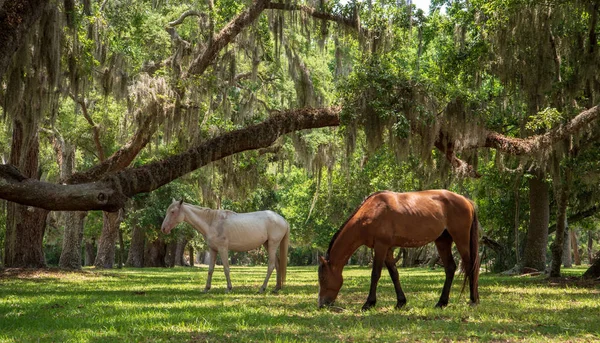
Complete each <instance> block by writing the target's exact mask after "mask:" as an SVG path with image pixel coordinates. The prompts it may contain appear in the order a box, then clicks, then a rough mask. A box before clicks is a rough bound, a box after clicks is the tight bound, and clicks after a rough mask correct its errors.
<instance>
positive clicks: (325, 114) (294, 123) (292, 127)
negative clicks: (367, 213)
mask: <svg viewBox="0 0 600 343" xmlns="http://www.w3.org/2000/svg"><path fill="white" fill-rule="evenodd" d="M339 112H340V108H339V107H331V108H320V109H312V108H304V109H298V110H291V111H285V112H280V113H278V114H275V115H273V116H271V117H270V118H269V119H267V120H265V121H264V122H262V123H260V124H256V125H251V126H248V127H246V128H244V129H239V130H235V131H231V132H228V133H225V134H222V135H221V136H218V137H216V138H213V139H210V140H208V141H205V142H203V143H202V144H199V145H197V146H195V147H193V148H191V149H189V150H187V151H186V152H184V153H181V154H179V155H174V156H171V157H169V158H166V159H164V160H162V161H158V162H154V163H150V164H147V165H145V166H142V167H139V168H128V169H125V170H123V171H120V172H117V173H114V174H109V175H107V176H106V177H105V178H103V179H102V180H100V181H98V182H90V183H84V184H76V185H56V184H51V183H46V182H39V181H37V180H33V179H31V178H29V177H27V176H26V175H23V174H21V172H20V171H19V170H18V169H16V168H14V167H12V166H11V165H0V184H1V185H2V186H3V187H0V198H3V199H7V200H10V201H15V202H19V203H22V204H26V205H31V206H37V207H41V208H45V209H49V210H95V209H98V210H107V211H117V210H119V209H120V208H122V207H124V205H125V201H126V200H127V198H128V197H131V196H133V195H135V194H138V193H145V192H150V191H152V190H154V189H156V188H158V187H160V186H162V185H164V184H166V183H169V182H171V181H173V180H175V179H177V178H178V177H180V176H183V175H185V174H187V173H189V172H191V171H194V170H196V169H198V168H200V167H202V166H204V165H206V164H208V163H210V162H213V161H217V160H220V159H222V158H224V157H227V156H230V155H233V154H236V153H238V152H242V151H247V150H255V149H259V148H264V147H268V146H270V145H271V144H273V142H275V140H276V139H277V138H278V137H280V136H281V135H284V134H286V133H290V132H293V131H297V130H303V129H311V128H319V127H327V126H337V125H339Z"/></svg>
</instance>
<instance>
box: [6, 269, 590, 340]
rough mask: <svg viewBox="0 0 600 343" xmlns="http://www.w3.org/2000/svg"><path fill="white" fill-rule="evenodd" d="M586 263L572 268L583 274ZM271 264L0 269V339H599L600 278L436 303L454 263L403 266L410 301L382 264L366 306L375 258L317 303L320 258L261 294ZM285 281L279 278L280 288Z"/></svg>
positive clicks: (497, 289)
mask: <svg viewBox="0 0 600 343" xmlns="http://www.w3.org/2000/svg"><path fill="white" fill-rule="evenodd" d="M583 271H584V269H583V268H579V269H569V270H565V274H566V275H580V274H581V273H583ZM265 272H266V267H232V271H231V275H232V282H233V287H234V290H233V291H232V292H231V293H229V294H225V278H224V276H223V273H222V270H219V269H217V270H216V271H215V274H214V278H213V289H212V290H211V291H210V292H209V293H208V294H203V293H202V292H201V291H202V289H203V288H204V282H205V280H206V268H205V267H201V268H174V269H152V268H150V269H123V270H110V271H94V270H84V271H83V272H60V271H53V270H46V271H10V270H9V271H5V272H4V273H2V274H0V342H38V341H39V342H205V341H209V342H263V341H270V342H316V341H322V342H334V341H343V342H353V341H357V342H366V341H376V342H397V341H399V342H415V341H420V342H439V341H443V342H455V341H461V342H463V341H472V342H479V341H487V342H516V341H519V342H520V341H527V342H566V341H571V342H593V341H600V285H599V284H598V283H595V284H594V283H592V284H579V285H576V284H575V283H573V282H565V281H564V280H554V281H549V280H547V279H545V278H543V277H502V276H497V275H491V274H482V276H481V279H480V293H481V304H480V305H479V306H477V307H474V308H473V307H470V306H468V305H467V300H468V298H467V294H466V293H465V294H464V295H463V296H462V297H459V293H460V287H461V285H462V275H461V276H458V275H457V278H456V279H455V282H454V287H453V289H452V293H451V295H450V305H449V306H448V307H447V308H445V309H443V310H439V309H434V308H433V306H434V304H435V303H436V302H437V299H438V297H439V293H440V291H441V288H442V284H443V271H442V270H439V269H438V270H435V271H430V270H426V269H402V270H401V271H400V280H401V282H402V286H403V288H404V291H405V292H406V296H407V298H408V304H407V306H406V307H405V308H404V309H402V310H394V309H393V307H394V305H395V294H394V291H393V286H392V284H391V281H390V279H389V276H388V275H387V274H383V276H382V278H381V281H380V284H379V288H378V290H379V292H378V304H377V305H376V307H375V309H373V310H371V311H368V312H361V311H360V308H361V306H362V304H363V302H364V301H365V299H366V296H367V291H368V287H369V280H370V270H369V269H368V268H359V267H347V268H346V269H345V270H344V278H345V282H344V286H343V287H342V290H341V292H340V297H339V298H338V301H337V303H336V304H337V305H338V306H341V307H342V308H344V309H343V310H341V311H338V312H336V311H332V310H318V309H317V306H316V303H317V288H318V287H317V281H316V280H317V278H316V267H289V269H288V280H287V285H286V288H285V289H284V290H283V291H281V292H280V293H279V294H277V295H275V294H271V293H267V294H257V290H258V288H259V287H260V285H261V283H262V280H263V278H264V274H265ZM273 285H274V277H273V278H272V279H271V283H270V286H271V287H273Z"/></svg>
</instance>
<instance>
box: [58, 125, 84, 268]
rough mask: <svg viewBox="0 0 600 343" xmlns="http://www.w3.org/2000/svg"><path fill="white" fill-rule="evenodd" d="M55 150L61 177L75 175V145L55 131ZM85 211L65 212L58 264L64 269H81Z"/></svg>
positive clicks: (63, 178)
mask: <svg viewBox="0 0 600 343" xmlns="http://www.w3.org/2000/svg"><path fill="white" fill-rule="evenodd" d="M53 145H54V150H55V151H56V155H57V157H58V166H59V169H60V179H61V180H66V179H67V178H69V177H70V176H71V175H73V170H74V169H75V150H76V149H75V147H74V146H73V145H71V144H69V143H67V142H66V141H65V140H64V139H63V137H62V136H61V135H60V134H59V133H58V132H55V133H54V139H53ZM86 216H87V212H85V211H72V212H65V213H64V214H63V218H64V223H65V232H64V234H63V245H62V251H61V253H60V259H59V262H58V266H59V267H60V268H64V269H81V264H82V261H81V260H82V258H81V246H82V243H83V226H84V223H85V217H86Z"/></svg>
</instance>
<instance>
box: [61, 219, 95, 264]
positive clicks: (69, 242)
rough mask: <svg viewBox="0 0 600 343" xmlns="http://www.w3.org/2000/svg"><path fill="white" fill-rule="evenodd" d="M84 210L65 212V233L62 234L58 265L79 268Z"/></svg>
mask: <svg viewBox="0 0 600 343" xmlns="http://www.w3.org/2000/svg"><path fill="white" fill-rule="evenodd" d="M87 214H88V213H87V212H85V211H73V212H65V213H64V219H65V233H64V236H63V246H62V252H61V254H60V260H59V261H58V266H59V267H60V268H64V269H81V243H82V242H83V227H84V223H85V217H87Z"/></svg>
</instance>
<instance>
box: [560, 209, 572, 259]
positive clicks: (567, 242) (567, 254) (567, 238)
mask: <svg viewBox="0 0 600 343" xmlns="http://www.w3.org/2000/svg"><path fill="white" fill-rule="evenodd" d="M566 219H567V218H566V217H565V220H566ZM562 265H563V267H565V268H572V267H573V258H572V256H571V228H569V226H568V224H567V223H565V235H564V240H563V256H562Z"/></svg>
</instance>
